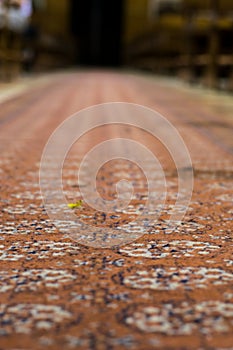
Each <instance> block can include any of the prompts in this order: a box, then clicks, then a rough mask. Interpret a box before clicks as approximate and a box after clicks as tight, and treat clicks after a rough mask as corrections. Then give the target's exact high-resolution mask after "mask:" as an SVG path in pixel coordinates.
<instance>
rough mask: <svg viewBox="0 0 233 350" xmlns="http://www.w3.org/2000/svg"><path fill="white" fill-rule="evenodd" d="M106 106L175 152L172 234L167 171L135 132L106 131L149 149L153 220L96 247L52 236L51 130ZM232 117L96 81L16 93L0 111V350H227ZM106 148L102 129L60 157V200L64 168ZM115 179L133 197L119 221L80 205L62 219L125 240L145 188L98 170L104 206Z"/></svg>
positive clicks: (62, 81)
mask: <svg viewBox="0 0 233 350" xmlns="http://www.w3.org/2000/svg"><path fill="white" fill-rule="evenodd" d="M29 86H30V85H29ZM109 101H125V102H133V103H137V104H142V105H145V106H148V107H151V108H153V109H155V110H157V111H159V112H160V113H162V114H163V115H164V116H166V118H167V119H168V120H170V121H171V122H172V123H173V125H175V127H176V128H177V129H178V130H179V132H180V134H181V135H182V137H183V138H184V141H185V143H186V144H187V147H188V149H189V152H190V155H191V158H192V162H193V166H194V175H195V182H194V190H193V196H192V200H191V203H190V206H189V208H188V211H187V213H186V216H185V218H184V221H183V223H182V225H181V226H179V227H177V228H176V229H175V231H173V232H172V233H170V234H168V233H167V231H166V228H167V220H168V218H169V215H170V212H171V209H172V206H173V205H174V198H175V196H176V191H177V179H176V174H174V172H173V165H172V163H171V160H170V159H169V157H167V154H166V152H165V151H164V150H163V149H160V146H159V143H158V142H156V143H155V145H154V146H153V142H152V140H151V136H149V135H145V133H143V131H141V132H138V131H137V132H136V131H132V132H131V134H127V133H128V130H126V129H124V128H123V129H122V130H118V131H119V135H128V136H130V135H131V137H132V138H135V139H137V140H140V141H141V142H142V141H143V142H144V143H145V144H146V145H147V146H149V145H151V148H152V150H153V147H154V150H157V151H158V154H159V156H160V158H161V159H160V160H161V163H162V165H163V168H164V169H165V174H166V181H167V198H166V202H165V204H164V207H163V208H162V210H161V214H160V218H159V220H154V224H153V225H151V226H150V227H149V228H148V230H144V231H143V234H144V235H143V236H142V237H140V238H139V239H138V240H135V241H133V242H131V243H127V244H125V245H122V246H115V247H113V248H105V249H97V248H96V249H95V248H92V247H89V246H85V245H82V244H79V243H78V242H76V241H75V240H73V239H72V238H71V237H70V236H69V232H68V233H67V234H63V233H60V232H59V231H58V230H57V229H56V227H55V226H54V225H53V223H52V222H51V220H50V219H49V217H48V215H47V213H46V210H45V207H44V205H43V202H42V198H41V193H40V187H39V167H40V158H41V154H42V150H43V148H44V146H45V143H46V142H47V139H48V137H49V136H50V134H51V133H52V132H53V130H54V129H55V127H57V126H58V125H59V124H60V123H61V122H62V121H63V120H65V119H66V118H67V117H68V116H70V115H71V114H72V113H74V112H76V111H78V110H81V109H82V108H84V107H88V106H91V105H94V104H97V103H103V102H109ZM232 111H233V104H232V101H231V98H230V97H228V96H225V95H223V94H222V95H219V96H218V95H217V94H214V93H209V92H206V91H204V90H203V91H199V90H194V89H190V88H187V87H185V86H182V85H181V84H178V83H177V84H175V83H174V82H172V81H168V80H162V79H158V78H157V79H156V78H152V77H147V76H143V75H136V74H129V73H127V74H126V73H124V74H123V73H115V72H101V71H93V72H91V71H90V72H71V73H59V74H58V73H57V74H51V75H50V76H47V77H46V79H42V80H40V79H39V78H35V80H34V81H33V85H32V87H30V88H28V90H26V91H25V89H24V90H23V91H22V93H19V94H18V93H17V95H15V96H11V97H10V99H8V100H6V101H2V102H1V109H0V126H1V127H0V151H1V158H0V165H1V167H0V187H1V199H0V232H1V235H0V349H1V350H3V349H4V350H16V349H17V350H19V349H20V350H31V349H35V350H36V349H48V350H50V349H51V350H53V349H54V350H60V349H93V350H95V349H97V350H98V349H106V350H111V349H113V350H115V349H116V350H118V349H119V350H121V349H138V350H147V349H148V350H150V349H159V350H160V349H161V350H162V349H172V350H173V349H177V350H178V349H179V350H181V349H188V350H189V349H199V350H201V349H208V350H213V349H215V350H230V349H233V345H232V344H233V260H232V228H233V225H232V213H233V208H232V188H233V157H232V125H233V119H232ZM108 137H109V132H107V131H106V130H102V129H100V130H97V131H96V134H95V135H94V137H93V135H92V134H90V135H89V134H87V135H85V137H84V138H83V140H81V141H80V144H78V145H77V147H76V148H75V149H74V150H73V153H72V152H71V154H70V156H69V157H68V160H67V162H66V163H65V164H64V193H65V195H66V198H67V201H68V202H73V201H74V200H76V199H77V196H78V189H77V188H76V187H75V184H76V183H75V175H74V171H75V169H76V168H77V167H78V166H79V165H80V161H81V155H82V154H85V153H86V151H87V149H89V148H90V147H91V146H92V145H93V144H96V143H98V142H100V140H101V141H102V140H105V139H108ZM77 150H80V154H78V156H77V153H78V151H77ZM119 172H121V173H122V172H123V173H125V174H130V175H131V177H132V178H133V180H134V181H135V186H136V194H137V197H136V198H134V200H133V201H132V203H131V205H130V206H129V207H128V208H127V209H125V210H124V212H123V214H122V215H120V214H119V213H114V215H106V214H104V213H98V212H96V211H94V210H92V209H91V208H89V207H88V206H87V205H86V204H85V203H83V205H82V206H81V208H77V209H75V210H74V212H75V213H76V215H78V216H79V217H80V218H82V219H83V220H84V221H85V220H86V222H91V223H92V224H94V225H96V226H98V227H101V226H105V227H109V228H110V227H117V226H118V225H120V224H122V223H123V224H124V225H125V227H126V229H127V230H128V232H130V230H131V229H132V226H131V225H130V222H131V221H132V218H134V217H135V216H136V215H137V214H138V212H139V211H140V208H141V206H142V204H143V203H144V198H145V196H146V193H147V188H146V186H145V183H144V182H145V179H144V178H143V175H142V174H141V173H139V174H138V173H137V172H135V169H134V167H133V165H132V164H126V163H124V162H123V163H121V162H116V163H114V164H111V163H109V164H106V166H105V167H104V168H103V169H102V172H101V173H100V191H101V189H103V188H104V189H105V192H107V193H108V196H109V198H110V199H111V198H113V197H114V191H113V186H114V183H115V182H116V181H117V179H118V173H119ZM136 173H137V174H138V176H135V174H136ZM119 176H122V174H121V175H119ZM152 215H153V214H152ZM137 230H140V227H138V228H137Z"/></svg>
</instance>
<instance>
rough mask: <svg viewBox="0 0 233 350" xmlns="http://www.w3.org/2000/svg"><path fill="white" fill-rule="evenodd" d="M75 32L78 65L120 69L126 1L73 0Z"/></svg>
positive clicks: (73, 31)
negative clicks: (124, 3) (124, 2)
mask: <svg viewBox="0 0 233 350" xmlns="http://www.w3.org/2000/svg"><path fill="white" fill-rule="evenodd" d="M70 10H71V11H70V17H71V20H70V23H71V31H72V33H73V35H74V37H75V39H76V46H77V47H76V48H77V63H81V64H85V65H103V66H116V65H119V64H120V62H121V44H122V26H123V0H111V1H110V0H85V1H84V0H71V7H70Z"/></svg>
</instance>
